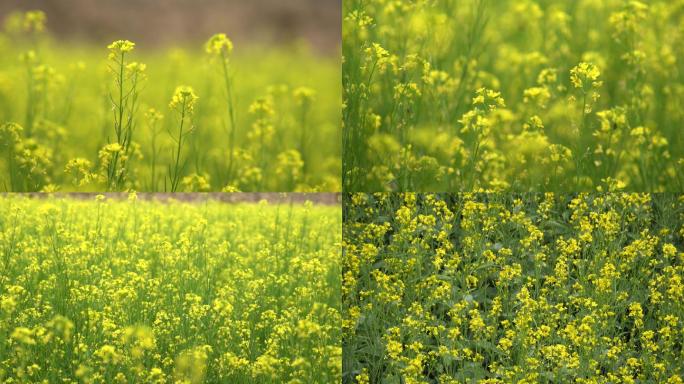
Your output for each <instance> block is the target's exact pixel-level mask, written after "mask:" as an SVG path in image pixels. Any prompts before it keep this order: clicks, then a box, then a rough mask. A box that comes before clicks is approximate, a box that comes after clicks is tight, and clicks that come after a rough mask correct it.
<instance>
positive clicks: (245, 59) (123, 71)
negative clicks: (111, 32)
mask: <svg viewBox="0 0 684 384" xmlns="http://www.w3.org/2000/svg"><path fill="white" fill-rule="evenodd" d="M40 14H41V13H39V12H29V13H26V14H18V15H14V16H10V18H9V19H8V20H9V21H8V22H7V27H6V30H5V32H3V33H0V49H1V50H2V51H3V53H4V54H3V55H2V57H1V58H0V68H2V69H1V70H0V147H1V148H2V157H1V158H0V190H2V191H7V192H24V191H31V192H33V191H55V190H60V191H85V192H88V191H93V192H99V191H129V190H136V191H150V192H157V191H159V192H167V191H168V192H171V191H186V192H202V191H221V190H226V191H236V190H240V191H273V192H287V191H295V190H298V191H338V190H340V188H341V186H340V185H341V177H340V168H341V148H340V146H339V145H338V143H339V141H340V136H341V133H340V119H341V117H340V104H341V97H340V83H339V73H340V64H339V59H335V58H334V57H332V56H325V55H321V54H318V53H315V52H313V51H312V50H311V49H309V48H308V47H307V46H306V45H305V44H304V43H302V44H292V45H289V46H268V45H263V44H257V43H255V44H249V45H244V44H243V45H240V46H236V47H234V49H232V42H230V40H229V39H228V38H227V37H225V36H223V40H221V39H219V43H220V42H221V41H223V42H224V43H225V45H221V44H219V45H216V40H215V39H216V38H217V36H219V37H220V36H222V35H220V34H219V35H216V36H214V37H210V36H207V42H208V43H207V45H206V46H205V43H204V42H198V43H197V44H196V45H193V46H185V47H180V46H179V47H172V48H168V49H167V48H150V47H146V46H145V45H144V44H143V45H137V46H135V45H132V46H129V44H130V42H127V41H125V40H121V41H117V42H114V43H112V44H111V45H110V46H109V47H107V46H106V44H104V45H102V46H92V45H87V44H80V43H69V42H65V41H56V40H53V39H52V38H51V37H50V35H49V33H48V32H47V31H45V30H44V27H43V25H44V24H43V23H44V22H41V21H40V20H35V19H36V16H35V15H40ZM38 19H40V18H38ZM17 20H18V21H17ZM27 20H28V21H27ZM31 20H35V21H31ZM210 39H211V40H210ZM228 43H230V47H231V49H230V50H227V49H226V46H227V44H228ZM117 44H119V45H117ZM211 44H214V45H211ZM108 55H109V57H108ZM181 86H182V87H190V88H192V90H193V92H194V94H195V95H196V96H198V97H199V99H198V100H197V103H196V105H195V108H194V111H193V113H192V114H191V115H186V116H181V115H180V114H177V113H176V111H175V109H174V108H171V107H170V106H169V103H170V101H171V100H172V97H173V96H174V90H175V89H177V88H178V87H181ZM302 95H306V100H307V101H306V102H303V100H302ZM263 105H266V106H267V107H268V109H267V111H266V114H265V115H263V116H262V115H259V114H258V111H259V108H258V107H259V106H263ZM181 123H183V125H184V128H183V130H184V132H183V133H182V139H179V137H178V134H179V127H180V126H181ZM180 141H182V143H180ZM179 144H182V145H179Z"/></svg>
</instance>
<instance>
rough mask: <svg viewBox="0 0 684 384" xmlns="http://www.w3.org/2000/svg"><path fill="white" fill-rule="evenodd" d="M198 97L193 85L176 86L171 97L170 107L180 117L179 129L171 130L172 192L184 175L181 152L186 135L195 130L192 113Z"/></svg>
mask: <svg viewBox="0 0 684 384" xmlns="http://www.w3.org/2000/svg"><path fill="white" fill-rule="evenodd" d="M197 99H198V97H197V95H196V94H195V91H194V90H193V89H192V88H191V87H188V86H180V87H178V88H176V92H175V93H174V94H173V97H172V98H171V103H169V108H170V109H171V110H172V111H173V112H175V114H176V117H177V118H178V130H177V131H176V132H172V131H169V135H170V136H171V140H173V142H174V146H173V148H172V150H171V159H172V162H173V164H170V165H169V182H170V184H171V185H170V187H171V192H176V190H177V189H178V185H179V184H180V181H181V177H182V176H183V169H184V168H185V160H183V161H181V152H182V150H183V143H184V142H185V138H186V136H187V135H189V134H191V133H192V132H193V131H194V130H195V127H194V126H193V125H192V115H193V113H194V112H195V104H196V103H197ZM166 187H167V186H165V189H166Z"/></svg>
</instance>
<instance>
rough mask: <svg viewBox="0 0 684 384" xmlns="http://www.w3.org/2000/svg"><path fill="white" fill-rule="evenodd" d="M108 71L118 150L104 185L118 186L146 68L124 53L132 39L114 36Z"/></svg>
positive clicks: (124, 172)
mask: <svg viewBox="0 0 684 384" xmlns="http://www.w3.org/2000/svg"><path fill="white" fill-rule="evenodd" d="M107 48H109V61H110V67H109V69H110V71H111V72H112V74H113V77H114V85H115V89H114V90H113V91H112V92H111V93H110V95H109V96H110V101H111V104H112V111H113V113H114V135H115V138H116V142H115V143H112V144H118V145H119V146H120V150H119V151H116V152H115V153H114V154H113V157H112V159H111V161H110V163H109V165H108V169H107V174H106V176H107V188H108V189H110V190H111V189H114V190H119V189H121V188H122V187H123V185H124V182H125V181H126V179H127V176H128V175H127V173H128V172H127V167H126V161H127V160H128V155H129V151H130V146H131V142H132V139H133V131H134V129H135V120H134V116H135V113H136V111H137V107H138V94H139V92H138V91H139V89H138V86H139V81H140V80H142V78H143V76H144V72H145V68H146V67H145V64H141V63H137V62H128V61H127V60H126V56H127V54H129V53H130V52H132V51H133V49H134V48H135V43H133V42H131V41H128V40H117V41H115V42H113V43H112V44H110V45H109V46H108V47H107Z"/></svg>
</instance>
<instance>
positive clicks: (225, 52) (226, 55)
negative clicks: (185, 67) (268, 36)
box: [205, 33, 235, 183]
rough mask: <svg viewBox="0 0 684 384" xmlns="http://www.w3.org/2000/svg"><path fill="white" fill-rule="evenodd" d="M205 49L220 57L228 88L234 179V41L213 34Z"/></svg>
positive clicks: (230, 161)
mask: <svg viewBox="0 0 684 384" xmlns="http://www.w3.org/2000/svg"><path fill="white" fill-rule="evenodd" d="M205 50H206V52H207V53H208V54H210V55H211V56H212V57H214V58H216V59H218V61H219V63H220V65H221V74H222V76H223V81H224V85H225V90H226V104H227V105H228V123H229V125H230V126H229V129H230V131H229V133H228V137H229V139H228V140H229V141H228V149H229V151H230V152H229V154H228V180H229V182H230V183H232V182H233V179H234V174H233V173H234V163H235V161H234V160H235V107H234V103H233V82H232V79H231V77H230V55H231V54H232V53H233V42H232V41H230V39H229V38H228V37H227V36H226V35H225V34H224V33H218V34H216V35H214V36H212V37H211V38H210V39H209V41H207V43H206V44H205Z"/></svg>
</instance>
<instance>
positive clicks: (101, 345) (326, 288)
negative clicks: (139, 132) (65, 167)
mask: <svg viewBox="0 0 684 384" xmlns="http://www.w3.org/2000/svg"><path fill="white" fill-rule="evenodd" d="M340 236H341V215H340V208H339V206H321V205H312V204H310V203H306V204H289V205H288V204H282V205H278V204H275V205H269V204H266V203H258V204H256V203H241V204H224V203H219V202H214V201H206V202H179V201H173V200H172V201H169V202H156V201H143V200H136V198H135V195H131V197H130V198H129V199H128V201H127V200H123V201H116V200H110V199H108V198H104V196H98V197H97V199H96V198H95V197H90V198H88V199H87V200H75V199H70V198H52V197H45V198H42V199H30V198H26V197H23V196H20V195H5V196H2V197H0V249H1V250H2V252H1V255H2V256H1V260H0V271H1V273H0V381H1V382H3V383H11V382H21V383H38V382H64V383H114V382H115V383H226V382H230V383H253V382H260V383H281V382H292V383H296V382H300V383H310V382H335V381H339V380H340V370H341V347H340V334H341V332H340V328H339V323H340V314H339V305H340V296H339V289H340V264H339V257H340V245H339V244H340V241H341V238H340Z"/></svg>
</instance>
